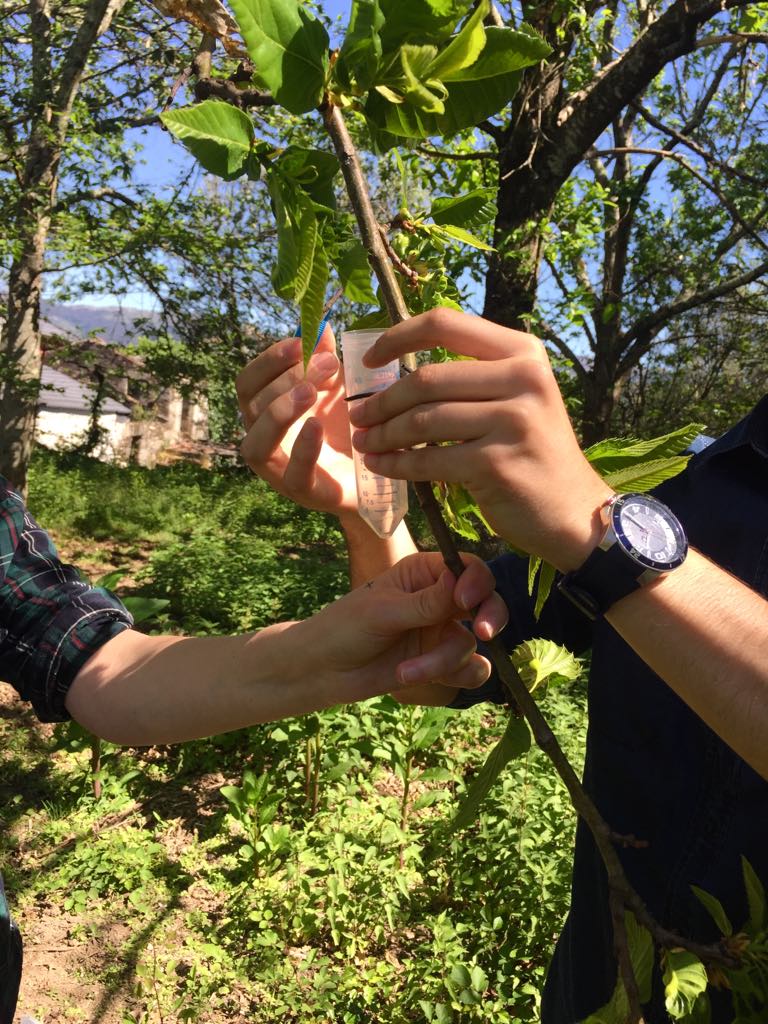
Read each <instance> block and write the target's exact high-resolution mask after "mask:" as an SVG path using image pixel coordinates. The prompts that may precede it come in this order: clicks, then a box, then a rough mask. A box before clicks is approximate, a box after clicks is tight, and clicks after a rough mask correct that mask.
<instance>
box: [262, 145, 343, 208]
mask: <svg viewBox="0 0 768 1024" xmlns="http://www.w3.org/2000/svg"><path fill="white" fill-rule="evenodd" d="M275 163H276V164H277V166H278V167H279V168H280V171H281V173H282V174H283V175H284V176H285V177H287V178H292V179H293V180H294V181H295V182H296V184H297V185H298V187H299V188H301V190H302V191H304V192H306V193H307V195H308V196H310V198H312V199H314V201H315V202H316V203H320V204H321V205H322V206H327V207H328V208H329V209H333V208H335V206H336V193H335V190H334V178H335V177H336V175H337V174H338V173H339V161H338V160H337V159H336V157H335V156H334V155H333V153H328V152H326V150H323V149H306V148H304V147H303V146H288V148H287V149H285V150H284V152H283V153H281V155H280V157H279V158H278V159H277V160H276V161H275Z"/></svg>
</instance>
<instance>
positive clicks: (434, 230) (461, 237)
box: [429, 224, 495, 252]
mask: <svg viewBox="0 0 768 1024" xmlns="http://www.w3.org/2000/svg"><path fill="white" fill-rule="evenodd" d="M429 231H430V233H431V234H433V235H436V236H437V237H438V238H446V239H448V240H449V241H451V242H460V243H461V244H462V245H471V246H472V247H473V248H474V249H482V250H484V251H485V252H495V250H494V248H493V246H492V245H488V243H487V242H484V241H483V240H482V238H478V237H477V235H473V234H472V232H471V231H467V230H466V229H465V228H460V227H458V226H457V225H456V224H441V225H439V226H438V225H431V226H430V227H429Z"/></svg>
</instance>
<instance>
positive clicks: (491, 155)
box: [416, 146, 499, 160]
mask: <svg viewBox="0 0 768 1024" xmlns="http://www.w3.org/2000/svg"><path fill="white" fill-rule="evenodd" d="M416 149H417V150H418V152H419V153H423V154H424V156H435V157H439V159H440V160H498V159H499V154H498V151H495V150H492V149H478V150H475V152H474V153H448V152H447V151H446V150H443V149H429V148H428V147H427V146H417V147H416Z"/></svg>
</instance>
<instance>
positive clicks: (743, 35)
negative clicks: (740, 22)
mask: <svg viewBox="0 0 768 1024" xmlns="http://www.w3.org/2000/svg"><path fill="white" fill-rule="evenodd" d="M723 43H768V32H727V33H725V34H723V35H715V36H704V38H703V39H699V40H698V42H697V43H696V49H697V50H701V49H703V48H704V47H705V46H721V45H722V44H723Z"/></svg>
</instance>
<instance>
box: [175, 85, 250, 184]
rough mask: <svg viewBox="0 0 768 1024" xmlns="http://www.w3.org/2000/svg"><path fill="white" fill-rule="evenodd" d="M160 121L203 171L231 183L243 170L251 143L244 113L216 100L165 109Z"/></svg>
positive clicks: (248, 120) (248, 119)
mask: <svg viewBox="0 0 768 1024" xmlns="http://www.w3.org/2000/svg"><path fill="white" fill-rule="evenodd" d="M160 120H161V121H162V122H163V124H164V125H165V127H166V128H167V129H168V131H169V132H171V133H172V134H173V135H175V136H176V138H177V139H179V141H180V142H182V143H183V144H184V145H185V146H186V148H187V149H188V150H189V151H190V152H191V153H192V154H193V155H194V156H195V157H197V159H198V160H199V161H200V163H201V164H202V165H203V167H204V168H205V169H206V171H210V172H211V174H215V175H217V176H218V177H220V178H224V180H225V181H233V180H234V179H235V178H238V177H239V176H240V175H241V174H242V173H243V172H244V170H245V164H246V161H247V159H248V155H249V153H250V151H251V147H252V146H253V143H254V130H253V122H252V121H251V119H250V117H249V116H248V115H247V114H246V113H245V111H244V110H240V109H239V108H238V107H233V106H232V105H231V104H229V103H224V102H222V101H220V100H203V102H202V103H197V104H195V106H193V107H180V108H179V109H177V110H167V111H166V112H165V113H164V114H161V115H160Z"/></svg>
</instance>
